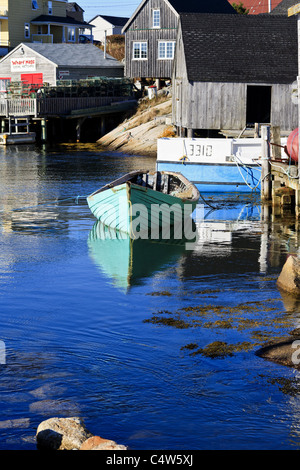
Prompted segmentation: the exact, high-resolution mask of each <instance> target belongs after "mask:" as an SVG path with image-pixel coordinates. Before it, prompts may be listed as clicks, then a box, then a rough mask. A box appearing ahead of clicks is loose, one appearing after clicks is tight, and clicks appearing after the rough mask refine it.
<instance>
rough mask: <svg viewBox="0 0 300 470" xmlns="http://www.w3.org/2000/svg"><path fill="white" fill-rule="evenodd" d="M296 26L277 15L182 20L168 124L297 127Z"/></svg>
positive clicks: (190, 128)
mask: <svg viewBox="0 0 300 470" xmlns="http://www.w3.org/2000/svg"><path fill="white" fill-rule="evenodd" d="M297 64H298V48H297V22H296V19H295V18H288V17H287V16H281V15H279V16H277V15H217V14H214V15H209V14H181V15H180V24H179V32H178V38H177V45H176V58H175V64H174V71H173V123H174V124H175V125H176V126H178V127H179V128H184V129H186V130H188V135H192V134H193V131H195V130H198V129H202V130H203V129H215V130H220V129H223V130H225V129H227V130H228V129H236V130H241V129H243V128H244V127H245V126H246V125H247V124H253V123H272V124H273V125H278V126H280V127H281V129H282V130H290V129H293V128H294V127H297V122H298V121H297V105H296V104H294V103H293V102H292V83H293V82H294V81H295V80H296V78H297V74H298V68H297Z"/></svg>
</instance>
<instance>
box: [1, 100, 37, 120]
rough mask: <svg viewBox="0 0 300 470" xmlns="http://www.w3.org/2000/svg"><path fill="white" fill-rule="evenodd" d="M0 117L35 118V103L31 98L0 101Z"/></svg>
mask: <svg viewBox="0 0 300 470" xmlns="http://www.w3.org/2000/svg"><path fill="white" fill-rule="evenodd" d="M0 116H5V117H9V116H35V117H36V116H37V102H36V99H32V98H17V99H5V100H3V99H2V100H0Z"/></svg>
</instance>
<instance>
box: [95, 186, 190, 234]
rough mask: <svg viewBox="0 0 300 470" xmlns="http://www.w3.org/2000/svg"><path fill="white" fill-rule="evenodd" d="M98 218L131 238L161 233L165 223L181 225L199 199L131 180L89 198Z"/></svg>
mask: <svg viewBox="0 0 300 470" xmlns="http://www.w3.org/2000/svg"><path fill="white" fill-rule="evenodd" d="M87 202H88V206H89V208H90V210H91V212H92V214H93V215H94V216H95V217H96V219H97V220H98V221H100V222H102V223H103V224H104V225H106V226H109V227H111V228H114V229H115V230H118V231H120V232H123V233H127V234H129V235H130V236H131V237H132V238H139V237H140V238H148V236H149V231H151V234H152V235H153V234H155V235H158V232H159V230H161V229H163V228H164V227H174V226H175V225H176V223H177V222H178V224H179V225H180V228H181V227H182V225H181V224H182V222H183V221H184V219H185V218H187V217H190V216H191V214H192V212H193V211H194V209H195V208H196V205H197V202H198V201H193V202H187V201H184V200H181V199H179V198H177V197H175V196H171V195H169V194H163V193H161V192H158V191H154V190H153V189H150V188H147V187H142V186H139V185H136V184H132V183H124V184H121V185H118V186H115V187H113V188H110V189H107V190H105V191H103V192H99V193H96V194H92V195H91V196H89V197H88V198H87Z"/></svg>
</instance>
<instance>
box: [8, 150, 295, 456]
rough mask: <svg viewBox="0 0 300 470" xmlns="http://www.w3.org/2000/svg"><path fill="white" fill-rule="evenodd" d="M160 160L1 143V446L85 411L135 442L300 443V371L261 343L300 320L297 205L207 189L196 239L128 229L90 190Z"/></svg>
mask: <svg viewBox="0 0 300 470" xmlns="http://www.w3.org/2000/svg"><path fill="white" fill-rule="evenodd" d="M154 168H155V159H153V158H150V157H143V156H140V157H137V156H128V155H122V154H117V153H107V152H105V151H103V150H101V149H99V147H97V146H90V145H81V146H80V145H77V146H76V145H61V146H59V147H56V148H47V147H41V148H40V147H36V146H19V147H7V148H1V149H0V188H1V191H0V211H1V212H0V230H1V232H0V362H1V364H0V449H1V450H4V449H7V450H17V449H22V450H32V449H36V442H35V433H36V429H37V427H38V425H39V424H40V423H41V422H42V421H44V420H46V419H48V418H52V417H73V416H80V417H82V419H83V420H84V422H85V425H86V427H87V428H88V429H89V431H90V432H92V433H93V434H95V435H100V436H101V437H104V438H107V439H112V440H114V441H116V442H117V443H119V444H123V445H126V446H128V447H129V448H130V449H132V450H141V449H144V450H149V449H157V450H161V449H171V450H185V449H191V450H196V449H203V450H212V449H216V450H219V449H220V450H221V449H226V450H227V449H228V450H230V449H299V448H300V375H299V372H297V371H296V370H295V369H292V368H288V367H284V366H282V365H278V364H275V363H272V362H269V361H266V360H264V359H262V358H260V357H258V356H257V355H256V354H255V352H256V351H257V350H258V349H259V348H260V347H261V345H263V344H265V343H266V342H268V341H270V340H274V339H276V338H279V339H280V338H283V337H286V336H288V335H289V333H290V332H291V331H292V330H295V329H296V328H297V327H298V326H299V313H298V312H299V308H298V307H299V306H298V304H297V302H293V301H291V300H290V299H287V298H285V296H282V294H281V293H280V292H279V291H278V289H277V288H276V279H277V277H278V275H279V273H280V271H281V269H282V266H283V264H284V262H285V260H286V257H287V255H288V254H289V253H297V250H298V237H297V227H296V225H295V220H294V218H293V215H292V214H291V215H290V216H286V217H284V218H280V217H276V218H272V217H271V216H270V217H269V218H264V219H262V211H261V207H260V204H259V198H258V197H257V196H256V195H255V194H253V195H251V194H249V195H243V196H239V195H237V194H236V195H231V196H230V197H229V196H228V195H227V196H226V198H224V197H222V196H221V195H217V194H215V195H207V196H206V197H205V198H204V199H203V200H201V201H200V204H201V211H202V212H201V211H200V212H201V213H202V215H203V217H202V218H200V219H197V221H196V228H197V233H198V240H197V243H196V244H195V245H194V246H193V247H192V248H191V247H187V245H185V244H180V243H171V242H170V243H152V242H151V241H149V240H139V241H138V240H136V241H134V242H133V243H127V241H126V240H120V239H118V238H115V239H110V238H109V236H107V234H106V235H104V236H103V232H102V231H101V230H100V228H99V226H98V224H96V221H95V219H94V217H93V216H92V214H91V213H90V211H89V209H88V206H87V203H86V199H85V197H86V196H87V195H89V194H91V193H92V192H94V191H95V190H96V189H98V188H100V187H101V186H102V185H104V184H106V183H109V182H110V181H111V180H113V179H115V178H117V177H119V176H121V175H122V174H124V173H127V172H129V171H132V170H136V169H154Z"/></svg>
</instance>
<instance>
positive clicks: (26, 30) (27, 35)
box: [24, 23, 30, 39]
mask: <svg viewBox="0 0 300 470" xmlns="http://www.w3.org/2000/svg"><path fill="white" fill-rule="evenodd" d="M24 37H25V39H29V38H30V24H29V23H25V25H24Z"/></svg>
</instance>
